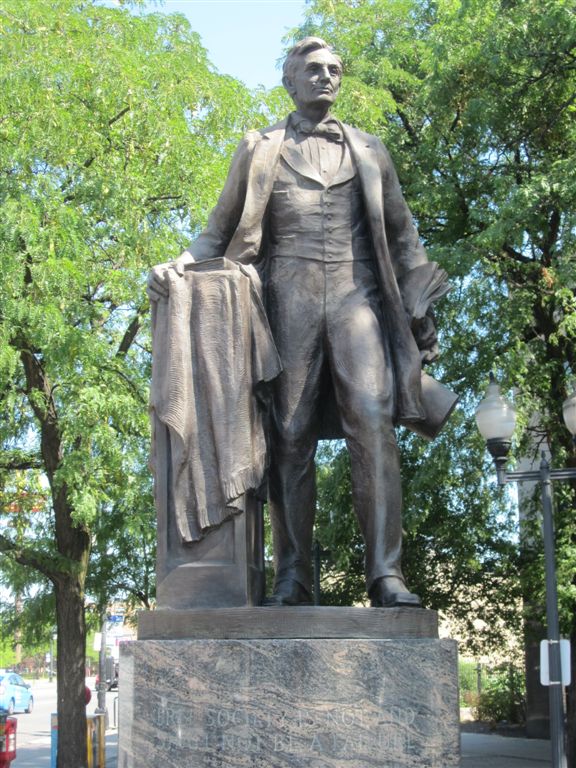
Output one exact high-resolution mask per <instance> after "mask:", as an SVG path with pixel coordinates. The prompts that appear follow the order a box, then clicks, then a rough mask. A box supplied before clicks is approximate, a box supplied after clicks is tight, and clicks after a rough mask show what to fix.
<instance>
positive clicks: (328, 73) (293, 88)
mask: <svg viewBox="0 0 576 768" xmlns="http://www.w3.org/2000/svg"><path fill="white" fill-rule="evenodd" d="M341 80H342V70H341V69H340V64H339V63H338V60H337V59H336V58H335V57H334V56H333V55H332V54H331V53H330V51H329V50H327V49H326V48H320V49H319V50H317V51H310V52H309V53H307V54H306V55H305V56H300V57H299V58H298V59H297V60H296V66H295V68H294V70H293V73H292V77H291V78H287V79H286V80H285V83H284V84H285V86H286V90H287V91H288V93H289V94H290V96H292V99H293V100H294V103H295V104H296V106H297V107H298V109H305V108H306V107H314V106H321V105H322V106H325V107H326V108H327V109H329V108H330V106H331V105H332V104H333V103H334V101H335V100H336V96H337V95H338V90H339V89H340V81H341Z"/></svg>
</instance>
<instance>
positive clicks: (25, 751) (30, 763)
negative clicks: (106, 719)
mask: <svg viewBox="0 0 576 768" xmlns="http://www.w3.org/2000/svg"><path fill="white" fill-rule="evenodd" d="M117 764H118V731H107V733H106V768H116V766H117ZM12 765H13V766H14V768H50V745H49V744H46V743H43V744H39V745H38V746H37V747H17V749H16V760H14V762H13V763H12Z"/></svg>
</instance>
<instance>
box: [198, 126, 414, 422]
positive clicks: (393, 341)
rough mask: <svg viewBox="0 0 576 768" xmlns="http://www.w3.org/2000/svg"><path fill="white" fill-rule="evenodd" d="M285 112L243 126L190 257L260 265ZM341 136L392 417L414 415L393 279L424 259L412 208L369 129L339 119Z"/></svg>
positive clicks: (404, 325) (410, 346)
mask: <svg viewBox="0 0 576 768" xmlns="http://www.w3.org/2000/svg"><path fill="white" fill-rule="evenodd" d="M286 126H287V120H283V121H282V122H281V123H278V124H277V125H274V126H272V127H270V128H266V129H264V130H262V131H252V132H250V133H248V134H247V135H246V136H245V137H244V139H243V140H242V142H241V143H240V145H239V147H238V149H237V150H236V153H235V154H234V157H233V159H232V164H231V167H230V171H229V173H228V178H227V180H226V184H225V185H224V189H223V190H222V194H221V195H220V199H219V201H218V203H217V205H216V206H215V208H214V210H213V211H212V213H211V215H210V217H209V220H208V224H207V226H206V229H205V230H204V231H203V232H202V233H201V234H200V235H199V237H198V238H197V239H196V240H195V241H194V242H193V243H192V244H191V245H190V247H189V248H188V249H187V250H188V252H189V253H190V254H191V255H192V256H193V257H194V259H195V260H197V261H198V260H204V259H211V258H217V257H220V256H226V257H227V258H229V259H231V260H233V261H239V262H241V263H244V264H249V263H252V264H255V266H257V267H258V266H260V265H262V263H263V260H264V259H265V255H266V237H265V223H266V207H267V205H268V201H269V198H270V195H271V192H272V186H273V183H274V178H275V170H276V166H277V163H278V161H279V158H280V152H281V149H282V145H283V142H284V139H285V134H286ZM343 129H344V136H345V140H346V142H347V143H348V146H349V148H350V152H351V154H352V158H353V160H354V163H355V165H356V169H357V172H358V175H359V178H360V183H361V186H362V190H363V194H364V200H365V206H366V214H367V217H368V221H369V225H370V231H371V235H372V241H373V246H374V254H375V258H376V262H377V265H378V272H379V276H380V285H381V291H382V307H383V312H384V317H385V325H386V329H387V333H388V337H389V343H390V349H391V353H392V358H393V362H394V374H395V385H396V418H397V421H398V422H400V423H402V422H418V421H421V420H422V418H423V415H424V414H423V410H422V404H421V400H420V398H421V383H420V382H421V361H420V352H419V350H418V347H417V344H416V341H415V339H414V336H413V334H412V332H411V330H410V326H409V319H408V318H407V316H406V312H405V309H404V307H403V304H402V298H401V295H400V291H399V289H398V283H397V280H398V279H399V278H400V277H403V276H404V275H405V274H406V273H408V272H409V271H410V270H412V269H414V268H416V267H418V266H420V265H422V264H425V263H426V262H427V257H426V254H425V251H424V249H423V247H422V246H421V244H420V243H419V240H418V234H417V232H416V229H415V227H414V224H413V221H412V215H411V213H410V210H409V209H408V206H407V205H406V202H405V201H404V198H403V196H402V192H401V190H400V185H399V182H398V177H397V175H396V171H395V169H394V166H393V164H392V160H391V158H390V155H389V153H388V151H387V150H386V148H385V147H384V145H383V144H382V142H381V141H380V140H379V139H377V138H376V137H375V136H371V135H369V134H367V133H363V132H362V131H359V130H357V129H356V128H352V127H351V126H347V125H344V126H343Z"/></svg>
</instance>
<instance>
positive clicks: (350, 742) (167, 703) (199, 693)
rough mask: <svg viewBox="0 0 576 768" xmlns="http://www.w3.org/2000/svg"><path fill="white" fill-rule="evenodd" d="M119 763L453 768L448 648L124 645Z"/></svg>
mask: <svg viewBox="0 0 576 768" xmlns="http://www.w3.org/2000/svg"><path fill="white" fill-rule="evenodd" d="M120 670H121V672H120V753H119V761H118V768H142V766H152V765H160V766H162V768H376V767H378V768H456V766H459V765H460V742H459V723H458V677H457V652H456V643H455V642H454V641H452V640H437V639H434V638H420V639H406V638H397V639H391V640H385V639H319V638H316V639H314V638H312V639H309V638H299V639H298V638H294V639H193V640H138V641H136V642H133V643H125V644H123V645H122V646H121V655H120Z"/></svg>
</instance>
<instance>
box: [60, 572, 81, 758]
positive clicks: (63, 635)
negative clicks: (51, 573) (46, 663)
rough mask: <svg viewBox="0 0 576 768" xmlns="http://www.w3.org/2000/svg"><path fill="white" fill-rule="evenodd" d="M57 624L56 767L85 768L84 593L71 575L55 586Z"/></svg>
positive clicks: (63, 577)
mask: <svg viewBox="0 0 576 768" xmlns="http://www.w3.org/2000/svg"><path fill="white" fill-rule="evenodd" d="M55 592H56V618H57V623H58V650H57V654H58V656H57V659H58V661H57V667H56V669H57V680H58V758H57V763H56V766H57V768H86V765H87V755H86V700H85V690H84V689H85V685H86V681H85V671H86V670H85V649H86V626H85V622H84V593H83V589H82V587H81V584H80V583H79V581H78V579H77V578H75V577H74V576H73V575H69V576H62V577H61V578H60V579H59V580H58V582H57V583H56V585H55Z"/></svg>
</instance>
